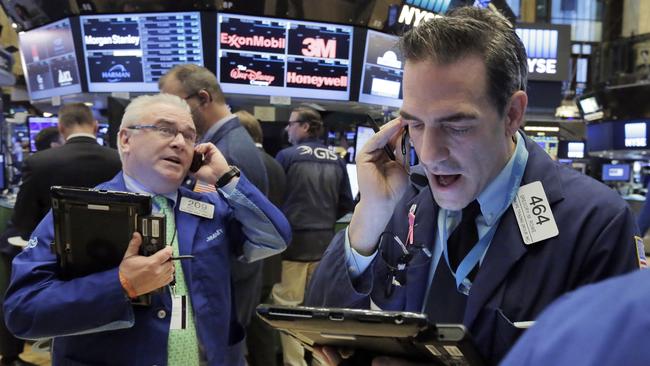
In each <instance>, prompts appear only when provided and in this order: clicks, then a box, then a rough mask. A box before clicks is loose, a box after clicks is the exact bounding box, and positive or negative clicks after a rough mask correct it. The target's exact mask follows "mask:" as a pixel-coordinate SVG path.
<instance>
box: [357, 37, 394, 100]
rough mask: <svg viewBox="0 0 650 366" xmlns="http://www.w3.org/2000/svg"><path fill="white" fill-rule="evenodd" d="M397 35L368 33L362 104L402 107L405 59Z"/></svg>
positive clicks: (360, 94)
mask: <svg viewBox="0 0 650 366" xmlns="http://www.w3.org/2000/svg"><path fill="white" fill-rule="evenodd" d="M398 39H399V38H398V37H397V36H392V35H389V34H384V33H380V32H375V31H373V30H368V33H367V36H366V47H365V52H364V57H363V71H362V73H361V87H360V90H359V102H362V103H369V104H378V105H386V106H391V107H395V108H399V107H401V106H402V75H403V74H404V58H403V57H402V53H401V52H400V50H399V47H398V46H397V41H398Z"/></svg>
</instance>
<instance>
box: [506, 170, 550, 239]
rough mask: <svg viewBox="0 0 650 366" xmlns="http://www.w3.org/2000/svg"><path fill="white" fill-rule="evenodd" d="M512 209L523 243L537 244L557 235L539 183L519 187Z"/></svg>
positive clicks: (548, 206)
mask: <svg viewBox="0 0 650 366" xmlns="http://www.w3.org/2000/svg"><path fill="white" fill-rule="evenodd" d="M512 208H513V210H514V212H515V216H516V217H517V224H518V225H519V231H520V232H521V236H522V238H523V239H524V243H526V244H533V243H537V242H539V241H542V240H545V239H548V238H552V237H554V236H557V235H558V234H559V231H558V228H557V224H556V223H555V218H554V217H553V212H552V211H551V207H550V205H549V203H548V198H546V192H544V187H543V186H542V183H541V182H539V181H537V182H533V183H529V184H526V185H525V186H521V187H519V191H518V192H517V196H516V197H515V200H514V201H513V202H512Z"/></svg>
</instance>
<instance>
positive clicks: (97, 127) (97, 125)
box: [93, 120, 99, 136]
mask: <svg viewBox="0 0 650 366" xmlns="http://www.w3.org/2000/svg"><path fill="white" fill-rule="evenodd" d="M98 130H99V122H97V120H94V121H93V134H94V135H95V136H97V131H98Z"/></svg>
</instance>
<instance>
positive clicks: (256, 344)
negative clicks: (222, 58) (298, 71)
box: [235, 111, 287, 366]
mask: <svg viewBox="0 0 650 366" xmlns="http://www.w3.org/2000/svg"><path fill="white" fill-rule="evenodd" d="M235 114H236V115H237V117H239V122H240V123H241V124H242V126H244V128H245V129H246V131H248V134H249V135H251V137H252V138H253V141H255V146H257V147H258V149H259V151H260V155H261V156H262V160H263V162H264V167H265V168H266V174H267V178H268V179H269V193H268V194H267V195H266V196H267V197H268V199H269V201H271V203H273V204H274V205H275V206H276V207H282V203H283V202H284V192H285V187H286V183H287V178H286V176H285V175H284V170H283V169H282V165H280V163H278V162H277V161H276V160H275V159H274V158H273V157H272V156H271V155H269V154H268V153H267V152H266V151H264V147H263V146H262V141H263V139H264V135H263V133H262V126H260V122H259V121H258V120H257V118H255V116H253V115H252V114H250V113H248V112H246V111H237V112H235ZM281 269H282V257H281V256H280V255H274V256H272V257H269V258H266V259H265V260H264V265H263V272H262V273H263V274H262V294H261V297H260V303H264V302H269V296H270V295H271V289H273V285H275V284H276V283H278V282H280V273H281ZM278 336H279V334H278V332H277V331H275V330H273V328H271V327H270V326H269V325H268V324H266V323H265V322H264V321H262V320H261V319H260V318H258V317H256V316H254V317H253V318H252V319H251V323H250V324H249V326H248V329H246V346H247V348H248V363H249V364H250V365H251V366H262V365H266V366H274V365H276V356H277V354H276V349H277V348H278V347H279V345H278V342H277V337H278Z"/></svg>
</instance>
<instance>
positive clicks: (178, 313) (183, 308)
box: [169, 295, 189, 330]
mask: <svg viewBox="0 0 650 366" xmlns="http://www.w3.org/2000/svg"><path fill="white" fill-rule="evenodd" d="M187 310H188V309H187V296H186V295H172V320H171V323H170V327H169V328H170V329H171V330H176V329H187V322H188V315H189V314H188V313H189V312H188V311H187Z"/></svg>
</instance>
